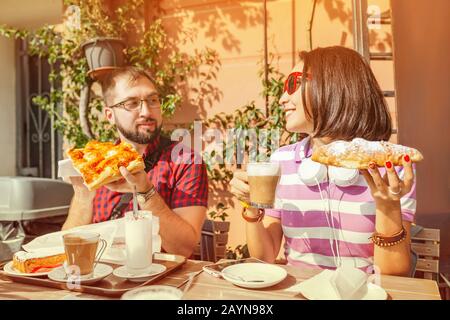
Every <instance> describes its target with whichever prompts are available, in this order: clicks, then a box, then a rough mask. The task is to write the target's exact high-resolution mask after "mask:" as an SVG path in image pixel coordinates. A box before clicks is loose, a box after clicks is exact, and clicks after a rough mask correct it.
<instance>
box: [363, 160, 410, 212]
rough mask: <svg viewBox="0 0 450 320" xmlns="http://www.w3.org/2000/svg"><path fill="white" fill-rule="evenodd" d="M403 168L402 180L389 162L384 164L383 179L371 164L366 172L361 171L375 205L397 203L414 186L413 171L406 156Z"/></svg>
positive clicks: (373, 164)
mask: <svg viewBox="0 0 450 320" xmlns="http://www.w3.org/2000/svg"><path fill="white" fill-rule="evenodd" d="M403 166H404V170H405V175H404V179H403V180H401V179H400V178H399V177H398V175H397V172H396V171H395V168H394V166H393V165H392V162H390V161H387V162H386V163H385V167H386V174H385V175H384V176H383V177H381V174H380V171H378V168H377V166H376V164H375V163H371V164H370V165H369V169H368V170H362V174H363V176H364V178H365V179H366V181H367V184H368V185H369V188H370V191H371V193H372V196H373V198H374V200H375V203H376V204H383V205H391V204H396V203H399V202H400V199H401V198H402V197H403V196H404V195H405V194H407V193H408V192H410V191H411V188H412V187H413V184H414V171H413V167H412V163H411V159H410V157H409V156H408V155H405V156H404V157H403Z"/></svg>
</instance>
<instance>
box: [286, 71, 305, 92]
mask: <svg viewBox="0 0 450 320" xmlns="http://www.w3.org/2000/svg"><path fill="white" fill-rule="evenodd" d="M302 77H303V72H292V73H291V74H290V75H289V76H288V77H287V79H286V81H285V82H284V91H283V92H287V93H288V94H289V95H291V94H293V93H294V92H295V91H297V90H298V89H299V88H300V87H301V85H302ZM306 79H310V76H309V74H306Z"/></svg>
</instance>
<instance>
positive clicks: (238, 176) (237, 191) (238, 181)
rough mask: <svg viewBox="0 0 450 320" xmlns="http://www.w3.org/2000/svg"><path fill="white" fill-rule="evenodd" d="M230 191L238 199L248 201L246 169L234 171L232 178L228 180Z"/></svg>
mask: <svg viewBox="0 0 450 320" xmlns="http://www.w3.org/2000/svg"><path fill="white" fill-rule="evenodd" d="M230 185H231V193H232V194H234V195H235V196H236V197H237V198H238V199H239V200H241V201H244V202H247V203H249V202H250V187H249V185H248V177H247V172H246V171H235V172H234V174H233V179H231V181H230Z"/></svg>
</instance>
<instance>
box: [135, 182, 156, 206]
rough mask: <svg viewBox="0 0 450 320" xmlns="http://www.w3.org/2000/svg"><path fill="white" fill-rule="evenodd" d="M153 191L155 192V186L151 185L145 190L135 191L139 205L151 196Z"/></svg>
mask: <svg viewBox="0 0 450 320" xmlns="http://www.w3.org/2000/svg"><path fill="white" fill-rule="evenodd" d="M155 193H156V188H155V186H152V187H151V188H150V189H149V190H148V191H146V192H136V198H137V201H138V202H139V204H140V205H143V204H144V203H146V202H147V201H148V199H150V198H151V197H153V196H154V194H155Z"/></svg>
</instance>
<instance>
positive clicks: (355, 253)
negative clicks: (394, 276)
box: [266, 137, 416, 273]
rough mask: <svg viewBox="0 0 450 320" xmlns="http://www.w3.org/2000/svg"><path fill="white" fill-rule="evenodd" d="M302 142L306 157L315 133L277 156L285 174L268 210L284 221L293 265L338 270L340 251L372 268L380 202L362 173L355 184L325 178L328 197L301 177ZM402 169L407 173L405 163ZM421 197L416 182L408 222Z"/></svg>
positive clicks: (405, 208) (404, 203)
mask: <svg viewBox="0 0 450 320" xmlns="http://www.w3.org/2000/svg"><path fill="white" fill-rule="evenodd" d="M302 145H304V148H305V153H306V154H305V156H306V157H307V158H308V157H310V156H311V154H312V149H311V148H310V147H309V137H308V138H305V139H303V140H302V141H300V142H298V143H295V144H292V145H288V146H284V147H282V148H280V149H278V150H277V151H276V152H275V153H274V154H273V155H272V157H271V161H272V162H278V163H280V167H281V178H280V182H279V184H278V187H277V191H276V204H275V209H272V210H266V215H267V216H271V217H274V218H278V219H280V220H281V226H282V228H283V234H284V238H285V248H284V249H285V256H286V259H287V261H288V264H290V265H295V266H301V267H308V268H320V269H335V268H336V263H337V261H339V260H337V259H335V258H334V257H335V256H336V255H337V254H339V256H340V258H341V261H342V264H350V265H352V266H356V267H357V268H360V269H362V270H364V271H366V272H369V273H371V272H372V271H373V253H374V245H373V243H372V242H371V241H370V240H369V237H370V236H371V235H372V233H373V232H374V231H375V203H374V200H373V197H372V195H371V193H370V189H369V187H368V185H367V183H366V181H365V179H364V177H363V176H362V175H360V176H359V178H358V181H357V182H356V183H355V184H354V185H352V186H349V187H339V186H337V185H335V184H333V183H332V182H328V181H325V182H322V183H321V184H320V187H321V190H322V196H323V198H324V201H323V200H322V199H321V196H320V192H319V188H318V187H317V186H312V187H310V186H306V185H305V184H304V183H303V182H302V181H301V180H300V178H299V176H298V173H297V170H298V167H299V165H300V163H301V156H300V147H301V146H302ZM396 170H397V173H398V174H399V177H400V178H402V177H403V167H401V168H396ZM380 173H381V174H382V175H384V173H385V171H384V168H380ZM327 198H328V199H330V204H329V205H330V209H331V210H330V212H329V211H328V209H327V206H328V201H327V200H326V199H327ZM415 198H416V191H415V183H414V186H413V188H412V190H411V191H410V192H409V193H408V194H406V195H405V196H404V197H403V198H402V199H401V208H402V218H403V220H404V221H409V222H413V220H414V214H415V211H416V199H415ZM331 218H332V220H331ZM336 246H338V247H337V248H336ZM337 249H338V250H337Z"/></svg>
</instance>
